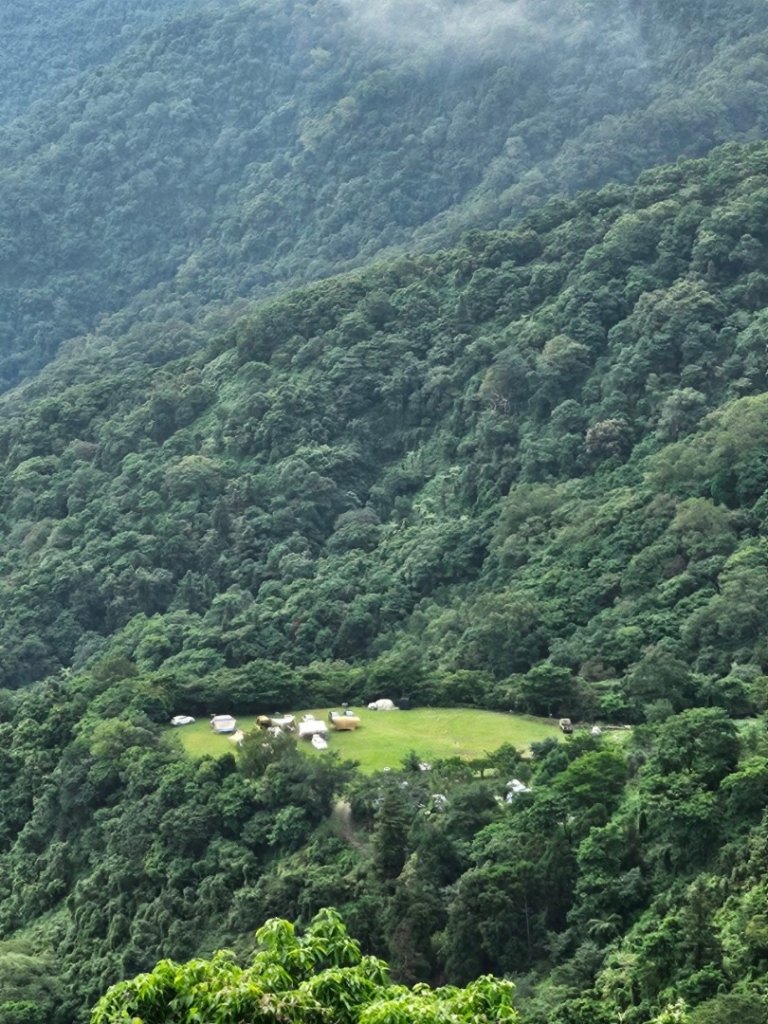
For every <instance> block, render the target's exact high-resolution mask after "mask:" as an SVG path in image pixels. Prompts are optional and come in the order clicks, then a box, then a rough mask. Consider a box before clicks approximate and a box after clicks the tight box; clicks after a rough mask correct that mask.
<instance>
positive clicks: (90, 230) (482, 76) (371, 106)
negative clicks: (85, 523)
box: [0, 0, 768, 386]
mask: <svg viewBox="0 0 768 1024" xmlns="http://www.w3.org/2000/svg"><path fill="white" fill-rule="evenodd" d="M166 9H167V8H163V10H166ZM76 10H77V12H79V14H78V16H82V15H84V13H85V11H86V8H84V7H78V8H77V9H76ZM107 10H111V8H108V9H107ZM142 12H144V8H143V7H141V6H140V5H139V6H138V7H137V8H136V9H135V11H134V12H133V14H132V15H131V18H132V19H133V20H132V21H131V24H132V25H133V24H137V23H139V22H141V21H142V19H143V18H144V17H145V13H142ZM73 16H74V15H73ZM146 17H149V15H148V14H146ZM50 24H51V26H52V27H55V23H53V22H50ZM25 26H27V23H26V22H23V23H22V24H21V28H22V29H24V28H25ZM27 27H28V26H27ZM63 36H64V37H66V33H63ZM30 45H31V44H30ZM41 45H42V43H41ZM767 48H768V10H766V8H765V5H764V4H759V3H756V2H752V0H740V2H739V3H734V4H730V5H728V8H727V10H725V9H716V8H714V7H713V6H712V5H711V4H709V3H708V2H705V0H696V2H691V3H688V4H685V5H682V6H680V5H676V6H675V7H674V8H671V7H669V6H668V5H667V4H665V3H663V2H662V0H656V2H654V3H650V4H647V5H644V7H643V9H642V11H641V12H640V13H637V12H636V11H635V9H634V5H631V4H626V5H616V4H615V3H613V2H610V3H609V2H608V0H593V2H590V3H583V2H579V3H577V2H576V0H572V2H568V3H566V4H563V3H560V2H557V3H555V2H554V0H545V2H543V3H539V4H537V5H535V7H534V6H533V5H524V4H520V3H516V4H505V3H500V2H496V0H484V2H483V3H481V4H472V5H467V4H464V3H449V2H447V0H445V2H439V3H434V4H432V5H429V6H424V5H423V4H417V5H412V4H409V3H407V2H402V0H392V2H380V3H378V4H374V5H368V4H365V5H357V4H351V3H350V4H345V3H340V2H338V0H302V2H296V3H291V4H285V3H282V2H281V3H277V2H273V0H262V2H259V3H253V2H248V3H241V4H238V5H228V4H224V5H223V6H217V5H207V6H206V7H205V8H204V9H202V8H200V9H195V10H193V9H192V8H190V9H189V10H187V9H186V8H185V10H184V11H183V12H180V13H179V16H178V18H175V19H172V20H170V21H168V22H167V23H165V24H163V25H161V26H159V27H156V28H155V29H153V30H152V31H151V32H150V33H149V34H147V35H145V36H143V37H142V42H141V45H140V46H136V47H133V48H129V49H127V50H124V51H121V52H119V53H116V54H115V57H114V60H113V61H112V63H110V64H109V65H108V66H107V67H104V68H98V69H95V70H91V71H86V72H84V73H83V75H81V76H80V77H79V78H78V79H77V80H70V81H69V82H67V84H66V86H65V87H64V86H62V88H61V89H60V90H59V92H58V93H56V95H55V96H51V97H49V98H48V99H47V100H46V101H45V103H44V104H42V105H39V106H38V107H37V108H36V109H35V111H34V114H30V115H29V117H27V118H22V119H20V120H17V121H16V122H14V123H13V124H12V125H8V126H6V127H5V129H4V130H3V132H2V133H0V296H2V299H3V303H2V308H3V315H2V317H1V318H0V381H2V382H4V384H5V385H6V386H7V385H8V384H9V383H12V382H13V381H14V380H16V379H18V378H19V377H20V376H25V375H28V374H29V373H30V372H31V371H34V370H35V369H36V368H37V367H39V366H40V365H42V364H44V363H45V362H46V361H47V360H48V359H49V358H50V357H51V355H52V354H53V353H54V352H55V351H56V349H57V347H58V345H59V344H60V343H61V341H63V340H64V339H66V338H70V337H74V336H77V335H80V334H82V333H83V332H85V331H88V330H90V329H91V327H92V326H93V325H94V324H95V323H96V322H97V321H98V319H99V317H101V316H103V315H104V314H110V313H114V312H117V311H122V312H121V315H120V318H119V321H118V323H117V325H116V326H110V325H108V324H107V325H104V327H103V329H104V330H109V331H110V332H111V333H112V334H113V335H116V334H119V333H124V331H125V329H126V326H127V325H129V324H130V323H132V322H135V321H137V320H143V321H145V322H146V321H149V320H153V319H154V320H158V319H168V318H171V319H177V320H178V319H185V320H189V319H194V318H195V317H196V316H197V315H199V313H200V311H201V310H203V309H205V308H206V307H208V306H210V305H211V304H215V305H227V304H229V303H232V302H233V301H235V300H237V299H239V298H242V297H254V296H257V295H259V294H263V293H264V292H265V291H269V290H275V289H278V288H284V287H285V286H286V285H287V284H289V283H295V282H298V281H302V280H309V279H312V278H318V277H322V276H324V275H327V274H328V273H330V272H332V271H335V270H338V269H340V268H344V267H349V266H352V265H356V264H360V263H362V262H364V261H365V260H369V259H370V258H372V257H373V256H375V255H377V254H380V253H383V252H386V251H388V250H391V249H393V248H398V247H403V246H410V247H413V246H420V247H427V246H429V247H433V246H434V245H435V244H436V242H438V241H439V242H441V243H446V242H450V241H452V240H455V239H456V238H457V236H458V234H459V233H460V231H461V230H462V229H463V228H465V227H467V226H477V225H482V226H486V227H495V226H496V225H497V224H498V223H499V222H500V220H503V219H504V218H507V221H508V223H510V224H511V223H513V222H515V221H516V219H517V218H518V217H519V215H520V214H521V212H524V211H525V210H527V209H530V208H532V207H534V206H536V205H538V204H539V203H540V202H541V201H542V200H543V199H545V198H546V197H548V196H550V195H552V194H559V193H570V192H573V191H575V190H578V189H579V188H582V187H584V186H594V185H596V184H600V183H602V182H604V181H607V180H610V179H615V178H620V179H625V180H627V179H630V178H632V177H634V175H635V174H636V173H637V172H638V171H639V170H640V169H642V168H643V167H646V166H649V165H650V164H653V163H657V162H659V161H666V160H670V159H674V158H675V157H677V156H679V155H681V154H684V155H696V154H699V153H703V152H705V151H706V150H707V149H709V148H710V147H711V146H712V145H715V144H717V143H719V142H723V141H726V140H728V139H730V138H734V137H747V138H749V137H754V136H760V137H762V136H763V135H765V128H766V123H765V118H766V114H765V111H766V110H768V102H766V101H767V100H768V94H767V90H768V64H766V61H765V58H764V54H765V52H766V49H767ZM50 59H51V62H52V63H53V64H55V63H56V61H55V60H54V57H53V54H51V58H50ZM62 59H63V58H62ZM88 59H90V58H88ZM83 61H85V62H86V63H87V60H86V58H85V57H83Z"/></svg>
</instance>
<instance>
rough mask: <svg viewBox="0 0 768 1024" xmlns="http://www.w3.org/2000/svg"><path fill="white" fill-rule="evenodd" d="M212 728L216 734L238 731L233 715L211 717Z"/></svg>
mask: <svg viewBox="0 0 768 1024" xmlns="http://www.w3.org/2000/svg"><path fill="white" fill-rule="evenodd" d="M211 728H212V729H213V731H214V732H220V733H227V732H234V731H235V729H237V721H236V719H234V718H233V717H232V715H211Z"/></svg>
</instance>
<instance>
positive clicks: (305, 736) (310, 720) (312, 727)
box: [299, 715, 328, 740]
mask: <svg viewBox="0 0 768 1024" xmlns="http://www.w3.org/2000/svg"><path fill="white" fill-rule="evenodd" d="M327 732H328V726H327V725H326V723H325V722H323V721H322V720H321V719H319V718H314V717H313V716H312V715H305V716H304V718H302V720H301V721H300V722H299V739H300V740H311V739H312V737H313V736H325V734H326V733H327Z"/></svg>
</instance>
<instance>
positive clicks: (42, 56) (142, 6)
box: [0, 0, 226, 122]
mask: <svg viewBox="0 0 768 1024" xmlns="http://www.w3.org/2000/svg"><path fill="white" fill-rule="evenodd" d="M223 3H226V0H221V3H219V6H221V4H223ZM203 5H206V6H214V5H215V0H214V3H212V0H154V2H150V0H61V2H59V3H57V2H54V0H4V3H3V5H2V7H0V37H1V38H2V39H3V41H4V44H3V47H2V49H1V50H0V80H2V83H3V90H2V94H1V95H0V122H2V121H9V120H11V119H12V118H14V117H18V116H19V115H20V114H23V113H25V112H26V111H27V110H28V109H29V107H30V106H31V105H32V104H33V103H34V102H35V101H37V100H41V99H44V98H45V97H46V96H47V95H48V94H49V93H50V92H51V90H52V89H54V88H56V86H58V85H60V84H61V83H62V82H65V81H67V80H68V79H70V78H72V77H73V76H75V75H77V74H79V73H80V72H82V71H84V70H86V69H87V68H92V67H94V66H98V65H101V64H105V63H108V62H109V61H110V60H112V59H113V58H114V57H115V56H116V54H118V53H120V52H122V51H123V50H125V49H126V48H127V47H129V46H130V45H132V44H133V43H135V42H136V40H137V37H138V36H140V34H141V32H142V31H143V30H144V29H145V28H148V27H150V26H152V25H156V24H157V23H158V22H160V21H162V20H163V19H164V18H168V17H170V16H172V15H173V14H178V12H179V11H180V10H184V9H187V8H190V7H192V8H194V7H200V6H203Z"/></svg>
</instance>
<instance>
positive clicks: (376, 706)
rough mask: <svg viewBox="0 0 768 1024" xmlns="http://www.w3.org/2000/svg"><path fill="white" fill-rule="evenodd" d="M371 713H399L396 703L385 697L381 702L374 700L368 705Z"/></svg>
mask: <svg viewBox="0 0 768 1024" xmlns="http://www.w3.org/2000/svg"><path fill="white" fill-rule="evenodd" d="M368 710H369V711H397V708H396V707H395V702H394V701H393V700H390V699H389V698H388V697H384V698H382V699H381V700H372V701H371V703H370V704H369V705H368Z"/></svg>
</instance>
